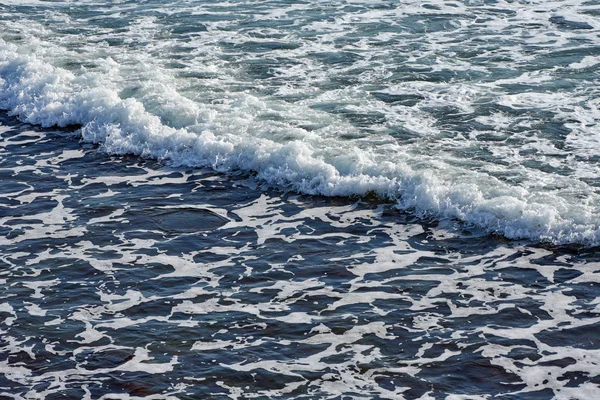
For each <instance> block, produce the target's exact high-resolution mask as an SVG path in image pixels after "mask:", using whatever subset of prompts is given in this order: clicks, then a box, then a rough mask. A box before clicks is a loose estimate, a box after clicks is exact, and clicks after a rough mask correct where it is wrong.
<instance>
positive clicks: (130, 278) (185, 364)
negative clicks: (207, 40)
mask: <svg viewBox="0 0 600 400" xmlns="http://www.w3.org/2000/svg"><path fill="white" fill-rule="evenodd" d="M7 123H8V125H7ZM3 124H4V125H3V126H2V127H1V128H0V129H2V142H1V143H2V146H1V150H0V159H1V160H2V163H1V169H0V178H1V181H2V186H1V187H2V197H1V200H0V207H1V210H2V214H1V217H0V222H1V227H2V228H1V229H2V238H0V266H1V268H0V284H1V285H2V291H1V292H0V321H1V322H0V354H1V358H0V370H1V371H2V377H0V394H2V395H3V396H7V397H11V398H55V397H56V396H63V397H67V398H92V399H96V398H100V397H102V396H106V397H103V398H111V399H112V398H123V397H118V396H120V395H131V396H137V397H134V398H166V397H167V396H171V397H172V398H215V399H218V398H237V399H245V398H382V399H383V398H387V399H402V398H405V399H417V398H422V399H430V398H446V397H447V396H451V395H469V396H471V397H468V398H476V399H479V398H481V399H483V398H488V396H492V397H494V398H508V399H518V398H528V399H533V398H535V399H550V398H564V399H572V398H576V399H592V398H595V397H596V396H598V395H600V388H599V387H598V383H599V381H598V380H599V375H600V368H599V363H600V349H599V348H600V342H599V341H598V335H597V332H598V326H599V324H600V316H599V310H598V297H597V295H598V290H599V289H598V283H599V282H600V264H599V263H598V256H597V254H596V252H595V251H594V250H593V249H591V250H589V251H586V250H581V249H580V250H579V251H568V250H564V249H563V250H561V249H545V248H540V247H536V246H531V244H527V243H520V242H514V241H512V242H510V241H509V242H507V241H506V240H504V239H502V238H499V237H490V236H486V235H484V234H482V233H479V234H477V233H473V232H468V231H464V230H462V231H461V230H459V229H457V228H456V227H453V226H441V225H439V224H436V223H431V224H424V223H423V222H422V221H419V220H417V219H416V218H415V217H411V216H408V215H407V214H402V213H399V212H398V211H395V210H394V209H393V208H392V207H391V205H378V204H376V203H369V202H366V203H365V202H354V201H351V200H348V199H344V198H338V199H328V198H323V197H309V196H296V195H292V194H288V195H283V196H282V195H281V194H280V193H278V192H275V193H274V192H271V191H269V190H267V189H264V188H263V189H262V190H261V189H260V188H257V187H256V182H255V181H254V180H252V179H251V180H248V179H242V178H228V177H226V176H224V175H219V174H214V173H212V172H210V171H206V170H187V169H182V168H172V167H167V166H164V165H162V164H160V163H156V162H153V161H144V160H141V159H138V158H121V157H117V158H116V157H111V156H108V155H104V154H103V153H101V152H99V151H98V150H97V149H96V148H94V147H92V146H89V145H83V146H82V144H81V143H80V141H79V139H78V136H77V135H76V134H75V133H65V132H56V131H47V130H46V131H40V130H34V129H32V128H31V127H30V126H27V125H16V126H12V125H11V124H10V123H9V120H7V119H6V118H4V119H3ZM500 395H502V396H500ZM153 396H154V397H153ZM497 396H500V397H497Z"/></svg>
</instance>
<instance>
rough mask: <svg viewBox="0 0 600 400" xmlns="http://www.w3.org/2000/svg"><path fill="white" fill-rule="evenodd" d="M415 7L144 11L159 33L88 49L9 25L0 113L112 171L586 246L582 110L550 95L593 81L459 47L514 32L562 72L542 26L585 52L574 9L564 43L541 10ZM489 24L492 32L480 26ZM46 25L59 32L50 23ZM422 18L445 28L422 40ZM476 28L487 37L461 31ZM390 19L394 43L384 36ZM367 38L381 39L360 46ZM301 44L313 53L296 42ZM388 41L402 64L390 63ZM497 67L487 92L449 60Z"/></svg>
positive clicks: (127, 30) (584, 61) (591, 116)
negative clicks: (394, 208) (375, 203)
mask: <svg viewBox="0 0 600 400" xmlns="http://www.w3.org/2000/svg"><path fill="white" fill-rule="evenodd" d="M433 3H435V7H434V6H431V7H420V6H419V5H418V4H417V3H414V2H405V3H403V4H402V5H401V6H398V7H396V8H394V7H392V6H389V5H387V6H384V5H379V6H376V5H365V4H362V3H361V2H358V3H357V5H356V9H353V8H351V7H350V8H345V7H344V6H342V5H339V4H337V3H336V4H335V5H332V8H331V9H330V10H329V12H330V13H331V15H330V16H331V18H329V19H322V18H319V17H318V16H317V15H313V14H312V12H311V9H310V7H304V6H298V5H289V6H284V5H281V6H275V5H265V6H264V10H263V11H265V12H264V13H263V12H261V13H258V14H257V15H256V16H251V17H249V18H251V19H252V21H254V23H255V24H256V26H250V27H248V26H246V25H244V23H243V21H241V20H238V19H237V17H235V16H234V14H233V11H230V9H231V10H235V9H236V6H235V5H233V4H224V5H222V6H221V7H213V6H210V5H208V4H204V3H202V2H200V4H198V5H195V6H192V5H190V6H186V7H189V9H186V10H188V11H193V12H194V13H196V14H198V15H200V14H202V15H211V16H212V17H211V18H212V20H209V21H208V22H206V26H204V25H203V26H202V27H198V26H193V25H192V22H191V21H188V20H183V19H182V20H181V21H179V20H170V19H169V18H173V17H171V15H170V14H169V13H166V11H165V10H163V9H161V10H160V14H158V15H161V16H160V17H157V15H156V14H148V15H140V16H135V17H134V16H128V17H127V18H126V19H125V20H124V28H123V29H121V30H117V31H113V30H112V29H113V28H112V27H111V26H109V25H107V26H104V25H103V26H95V25H94V29H96V31H95V35H91V34H87V33H81V34H79V35H75V34H64V36H63V37H62V38H61V40H55V39H54V35H55V32H54V31H53V29H57V28H53V27H52V26H50V25H46V24H42V23H38V22H33V23H31V24H25V23H23V22H18V21H14V23H15V26H14V27H11V28H10V29H11V30H9V31H7V32H8V33H6V34H5V36H4V39H0V50H1V51H0V85H1V93H0V108H3V109H6V110H10V112H11V114H13V115H16V116H18V117H19V118H20V119H21V120H23V121H26V122H30V123H33V124H38V125H41V126H45V127H49V126H60V127H66V126H70V125H80V126H81V127H82V128H81V134H82V136H83V139H84V140H85V141H89V142H93V143H98V144H100V145H101V146H102V148H103V149H104V150H105V151H107V152H109V153H112V154H136V155H141V156H143V157H150V158H156V159H159V160H164V161H166V162H169V163H171V164H172V165H183V166H192V167H211V168H214V169H216V170H218V171H222V172H227V173H240V172H241V173H246V174H254V175H256V176H257V177H258V178H259V179H260V180H261V181H263V182H265V183H268V184H271V185H277V186H280V187H284V188H287V189H292V190H295V191H298V192H301V193H306V194H320V195H326V196H365V195H368V194H370V193H375V194H376V195H378V196H380V197H381V198H384V199H388V200H392V201H395V202H397V205H398V207H400V208H402V209H407V210H411V211H413V212H415V213H416V214H418V215H422V216H427V217H434V218H437V219H439V220H443V219H458V220H460V221H462V222H463V223H465V224H466V225H467V226H471V227H474V228H476V229H482V230H484V231H486V232H493V233H498V234H502V235H504V236H506V237H509V238H528V239H533V240H536V241H540V240H541V241H550V242H554V243H558V244H562V243H580V244H585V245H597V244H599V243H600V242H599V240H600V231H599V229H598V225H599V223H600V211H599V210H600V208H599V205H600V201H599V197H598V195H597V194H596V186H595V183H594V182H593V181H592V180H591V179H590V177H593V176H594V174H595V173H596V172H597V170H598V165H597V162H596V158H595V156H596V152H595V147H596V146H595V144H596V140H595V139H594V138H595V136H596V135H594V132H595V130H597V126H598V124H597V121H598V115H599V114H598V104H597V102H595V101H594V100H593V99H592V100H590V98H591V97H590V93H589V92H590V91H589V90H588V91H587V92H586V91H585V90H583V89H582V88H580V87H577V88H576V89H574V90H571V91H561V92H557V91H556V89H555V88H552V87H551V86H552V85H553V84H554V82H555V81H556V80H557V79H558V78H557V75H559V74H561V73H563V72H564V71H583V72H584V73H585V71H591V70H592V69H593V68H596V66H597V65H598V64H597V63H596V61H597V60H596V58H594V57H593V56H583V55H582V56H581V57H578V58H577V59H573V58H571V59H569V60H568V62H567V61H566V60H562V58H561V59H560V60H561V61H560V62H561V65H562V66H561V67H556V68H554V69H545V70H542V71H534V72H532V71H524V70H523V68H521V67H520V65H523V64H525V65H528V63H529V64H531V63H534V62H535V60H534V59H532V58H531V57H530V56H529V55H528V54H527V52H526V51H521V50H520V49H519V47H518V46H514V45H512V44H509V47H506V48H502V49H498V48H492V47H489V46H487V45H484V44H480V43H478V42H476V41H474V39H473V38H472V35H473V34H474V33H478V34H481V35H483V36H487V37H488V38H491V37H494V35H497V34H496V33H495V32H494V31H493V29H492V27H494V26H495V27H497V28H498V29H502V30H504V31H506V32H509V33H511V34H514V36H515V37H517V38H518V37H520V36H518V33H519V32H522V26H521V24H523V23H532V24H533V23H535V24H538V25H535V26H536V28H535V30H534V31H532V32H533V33H532V35H531V37H526V38H524V39H523V41H522V43H523V45H525V43H528V44H527V45H531V46H538V47H536V48H538V51H539V54H541V55H543V56H544V57H547V58H548V59H553V58H557V57H558V58H560V57H562V56H561V55H560V54H558V55H556V54H554V53H553V51H554V50H552V47H551V43H549V42H547V41H544V40H546V39H547V38H548V37H547V36H545V35H546V34H547V33H548V32H549V31H550V30H551V28H552V27H553V26H554V25H556V24H558V25H559V26H562V27H563V28H564V30H563V31H561V32H560V34H557V37H558V38H557V39H556V40H555V41H554V42H553V43H552V45H556V44H557V43H563V44H565V46H566V45H569V44H570V43H576V40H579V39H583V38H587V37H590V36H589V35H592V34H593V32H594V29H596V28H594V26H595V25H593V24H592V22H593V21H592V20H591V19H590V18H589V17H588V16H585V15H583V13H582V12H581V10H579V8H576V11H573V12H570V13H568V14H567V13H563V14H564V15H563V14H561V15H559V16H558V17H560V18H563V19H564V21H575V20H576V19H577V17H581V18H579V19H580V22H581V23H586V24H590V26H591V28H590V29H587V28H586V29H575V28H576V27H574V26H572V24H571V25H569V24H568V23H562V22H561V21H563V19H560V18H558V17H556V18H554V14H552V13H553V12H554V13H556V12H558V6H556V5H553V6H552V7H551V9H552V10H553V11H547V12H543V13H542V12H537V11H535V10H533V11H527V10H520V9H518V7H516V6H513V5H511V4H508V3H506V4H505V3H502V4H499V5H496V6H491V8H490V9H489V10H487V11H486V10H482V9H480V8H477V7H474V6H471V5H469V4H466V3H461V2H455V3H452V5H448V4H438V3H437V2H433ZM433 3H432V4H433ZM57 7H58V6H57ZM106 7H107V11H110V12H112V13H117V12H126V11H127V10H129V9H128V8H127V7H128V6H126V5H124V4H115V5H112V6H106ZM577 7H579V5H578V6H577ZM581 7H583V6H581ZM184 8H185V7H184ZM505 9H508V10H509V11H510V13H509V15H510V17H508V18H501V17H498V16H497V15H496V14H495V12H496V11H501V10H505ZM62 11H63V12H65V13H67V14H65V18H66V19H64V18H62V17H61V18H58V19H55V21H56V24H57V25H58V26H59V27H61V26H62V25H61V24H64V23H65V22H64V21H63V20H68V11H67V10H66V9H65V10H62ZM584 11H585V10H584ZM486 12H487V13H489V14H486ZM163 13H165V14H163ZM500 14H501V13H500ZM115 15H116V14H115ZM432 15H433V16H439V15H459V16H461V19H460V20H459V21H454V22H452V23H449V24H448V25H444V26H438V25H435V24H432V23H431V20H430V19H429V18H431V16H432ZM483 15H487V16H488V17H489V18H491V19H492V22H493V23H490V25H489V26H487V25H486V26H484V25H478V24H474V25H473V24H469V23H468V22H467V20H468V19H470V18H478V17H481V16H483ZM298 16H301V17H298ZM124 18H125V17H124ZM394 18H400V19H401V23H402V24H405V25H406V27H407V29H406V30H397V29H396V30H394V29H391V27H394V26H395V24H396V23H395V22H393V21H394ZM551 18H554V19H551ZM557 18H558V19H557ZM165 20H166V21H171V22H173V23H175V24H176V25H173V26H172V27H169V26H168V25H166V22H165ZM61 21H63V22H61ZM273 21H279V22H281V21H286V22H287V23H289V24H290V25H285V24H284V25H282V27H281V28H279V27H275V26H273V25H272V23H273ZM542 22H543V23H542ZM75 23H76V24H80V25H81V27H89V26H91V25H88V24H96V23H97V21H95V20H93V18H92V19H90V20H89V21H88V20H85V19H84V20H80V21H77V22H75ZM561 24H562V25H561ZM565 24H566V25H565ZM383 27H387V29H388V30H389V32H387V31H386V32H383V33H382V32H380V33H378V34H377V35H374V34H372V32H371V31H377V30H378V29H379V28H383ZM200 28H202V29H200ZM567 28H568V29H567ZM90 29H92V28H90ZM14 30H18V31H19V32H21V33H22V36H21V37H20V39H15V37H14V36H12V35H14V34H15V33H14ZM428 30H432V31H433V32H428ZM310 32H312V34H317V35H320V36H318V37H317V38H315V40H312V39H310V38H307V37H306V36H304V35H308V34H309V33H310ZM312 34H311V35H312ZM356 37H359V38H360V40H355V39H356ZM455 37H458V38H461V40H464V47H463V48H459V47H457V46H455V45H454V44H453V40H454V39H453V38H455ZM519 40H521V39H519ZM402 41H406V43H409V44H410V45H411V46H413V47H414V51H412V52H409V53H402V52H400V53H399V52H398V51H396V50H397V45H396V43H400V42H402ZM557 41H558V42H557ZM382 44H384V45H382ZM417 44H420V45H419V46H417ZM395 49H396V50H395ZM441 49H446V50H445V51H446V52H443V51H442V50H441ZM505 49H506V50H507V51H509V52H510V53H507V54H509V55H507V58H508V60H507V67H510V68H515V69H517V71H516V73H513V72H508V71H505V70H498V76H497V77H495V78H493V79H492V78H486V77H485V76H486V75H487V74H489V73H490V72H493V71H494V70H495V67H494V66H493V64H489V63H486V62H484V60H483V59H479V58H478V59H477V61H472V60H471V59H470V58H466V56H465V53H464V52H467V53H468V52H470V51H474V52H482V53H481V54H483V55H485V57H492V58H493V57H496V56H497V52H498V51H499V50H505ZM389 57H392V60H393V62H392V63H386V60H387V59H389ZM478 57H480V56H478ZM481 57H484V56H481ZM273 59H275V60H277V61H272V60H273ZM269 60H271V61H269ZM263 64H264V65H266V67H264V68H263V67H262V65H263ZM397 64H402V65H405V66H406V68H407V69H406V70H405V71H400V70H397V68H396V67H394V65H397ZM418 71H425V72H426V73H427V74H429V75H428V76H430V78H429V80H428V81H424V80H423V79H417V78H418V76H419V75H418V74H420V72H418ZM463 71H466V72H464V74H463ZM448 74H450V75H453V76H456V81H451V80H449V78H448V77H449V76H450V75H448ZM473 77H475V79H473ZM561 79H564V80H565V82H571V83H573V82H575V83H577V82H578V81H575V80H574V79H575V78H571V77H570V76H565V77H563V78H561ZM331 82H337V84H336V85H335V86H332V85H331ZM527 85H528V86H527ZM522 86H527V87H528V88H527V90H522V89H521V87H522ZM594 90H595V89H591V91H592V92H593V91H594ZM592 97H593V93H592ZM571 150H576V151H577V152H578V154H572V153H570V151H571Z"/></svg>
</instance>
